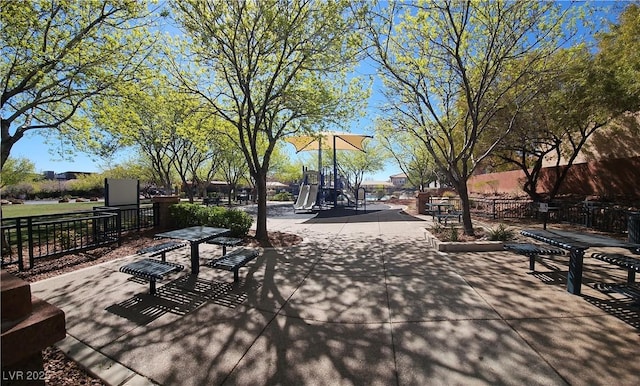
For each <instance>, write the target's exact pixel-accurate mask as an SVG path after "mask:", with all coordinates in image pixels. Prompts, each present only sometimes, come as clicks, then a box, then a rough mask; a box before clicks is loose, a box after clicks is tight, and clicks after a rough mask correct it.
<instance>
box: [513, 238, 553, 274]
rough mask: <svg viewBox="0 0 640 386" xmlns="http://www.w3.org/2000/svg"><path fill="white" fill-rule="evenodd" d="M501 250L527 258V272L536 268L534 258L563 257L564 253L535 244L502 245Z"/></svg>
mask: <svg viewBox="0 0 640 386" xmlns="http://www.w3.org/2000/svg"><path fill="white" fill-rule="evenodd" d="M503 248H504V249H505V250H507V251H513V252H515V253H517V254H520V255H525V256H528V257H529V270H530V271H532V272H533V271H535V268H536V256H539V255H560V256H562V255H564V254H565V251H563V250H562V249H557V248H549V247H545V246H542V245H536V244H527V243H525V244H504V245H503Z"/></svg>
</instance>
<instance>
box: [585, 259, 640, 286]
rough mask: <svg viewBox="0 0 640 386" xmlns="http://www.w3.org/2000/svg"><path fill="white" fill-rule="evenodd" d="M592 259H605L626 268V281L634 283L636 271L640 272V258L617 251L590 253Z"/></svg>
mask: <svg viewBox="0 0 640 386" xmlns="http://www.w3.org/2000/svg"><path fill="white" fill-rule="evenodd" d="M591 257H593V258H594V259H598V260H602V261H605V262H607V263H609V264H614V265H617V266H619V267H622V268H626V269H627V283H629V284H631V283H635V281H636V272H640V259H639V258H635V257H631V256H625V255H621V254H619V253H599V252H597V253H592V254H591Z"/></svg>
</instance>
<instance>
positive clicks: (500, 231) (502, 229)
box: [487, 224, 515, 241]
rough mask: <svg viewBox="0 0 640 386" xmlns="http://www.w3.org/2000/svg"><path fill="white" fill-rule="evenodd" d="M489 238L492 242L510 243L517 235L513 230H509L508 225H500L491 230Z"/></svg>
mask: <svg viewBox="0 0 640 386" xmlns="http://www.w3.org/2000/svg"><path fill="white" fill-rule="evenodd" d="M487 236H488V237H489V240H492V241H508V240H512V239H513V238H514V237H515V233H514V231H513V230H512V229H509V228H507V226H506V225H504V224H500V225H498V226H497V227H496V228H492V229H489V232H488V233H487Z"/></svg>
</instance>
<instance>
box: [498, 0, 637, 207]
mask: <svg viewBox="0 0 640 386" xmlns="http://www.w3.org/2000/svg"><path fill="white" fill-rule="evenodd" d="M639 15H640V13H639V12H638V7H637V6H635V5H632V6H629V7H628V8H627V9H626V10H625V11H624V12H623V13H622V14H621V15H620V23H621V24H620V25H614V26H612V27H611V32H610V33H603V34H599V35H597V36H596V38H597V39H596V40H597V41H598V51H597V52H596V53H595V54H591V53H590V52H589V51H588V50H587V49H586V48H583V47H575V48H573V49H569V50H562V51H560V52H558V53H557V54H555V55H554V58H553V63H554V64H555V65H554V66H553V68H554V70H553V73H549V74H548V76H547V77H545V78H544V79H537V80H536V83H538V87H539V90H540V91H539V93H538V94H537V95H536V97H535V98H533V99H532V100H531V101H530V102H529V103H528V105H527V106H526V108H525V109H521V110H520V114H519V115H518V116H517V117H516V119H515V121H516V126H517V129H516V130H515V131H513V132H512V133H511V134H510V135H509V136H508V137H507V138H506V140H505V141H504V142H503V143H502V144H501V145H500V147H499V149H498V151H497V152H496V156H498V157H499V158H501V159H502V160H504V161H506V162H508V163H510V164H513V165H517V166H518V167H519V168H520V169H521V170H522V171H523V172H524V174H525V182H524V186H523V190H524V191H525V192H526V193H527V194H528V195H529V196H530V197H531V198H532V199H533V200H535V201H542V200H543V199H544V198H545V197H543V196H542V195H541V194H540V192H538V191H537V190H538V189H537V188H538V182H539V178H540V174H541V171H542V168H543V161H544V160H545V159H549V158H552V159H554V160H555V168H553V169H552V175H551V176H552V179H551V188H550V190H549V191H547V192H544V194H545V196H546V199H547V200H552V199H553V198H554V197H555V196H556V195H557V194H558V192H559V190H560V188H561V187H562V184H563V183H564V181H565V179H566V176H567V174H568V172H569V170H570V167H571V166H572V165H573V163H574V161H575V160H576V159H577V157H578V155H579V154H580V153H581V152H582V151H585V150H587V146H588V145H587V141H588V140H589V138H591V137H592V136H593V134H594V133H596V132H598V131H600V130H601V129H602V128H604V127H605V126H607V125H609V124H611V123H613V122H614V121H615V120H620V119H624V117H623V116H622V114H623V113H625V112H629V111H631V112H635V111H638V110H639V109H640V87H639V85H640V81H639V80H638V78H634V77H630V76H629V75H628V74H629V72H630V71H631V72H633V71H634V70H633V68H629V67H633V65H631V63H632V62H633V61H634V60H636V62H635V63H636V64H635V67H636V69H637V68H640V60H639V59H638V58H640V56H639V55H637V51H638V50H640V34H638V32H637V31H639V30H640V18H639V17H638V16H639ZM631 31H633V32H631ZM618 34H620V35H622V36H619V35H618ZM634 34H635V40H634V39H633V38H632V36H633V35H634ZM629 35H631V36H629ZM614 42H618V43H620V42H624V43H620V44H618V43H614ZM623 47H624V51H625V52H626V51H628V52H630V53H629V54H626V53H623V52H618V51H617V50H620V49H621V48H623ZM611 50H616V52H615V53H614V52H612V51H611ZM613 58H619V61H620V62H619V63H617V62H612V60H613ZM636 74H638V75H640V72H637V73H636ZM513 108H514V107H513V106H509V107H508V108H507V109H505V111H507V112H508V113H507V114H503V115H502V117H503V118H505V117H510V116H511V113H512V111H510V110H509V109H513ZM560 165H563V167H560Z"/></svg>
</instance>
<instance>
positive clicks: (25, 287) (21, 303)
mask: <svg viewBox="0 0 640 386" xmlns="http://www.w3.org/2000/svg"><path fill="white" fill-rule="evenodd" d="M0 282H1V283H2V285H1V286H0V292H1V295H0V302H1V304H2V308H1V311H2V321H5V320H18V319H21V318H24V317H26V316H27V315H29V314H30V313H31V311H32V307H31V287H30V286H29V283H27V282H26V281H24V280H22V279H20V278H18V277H15V276H13V275H12V274H10V273H9V272H7V271H5V270H2V274H1V276H0Z"/></svg>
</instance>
